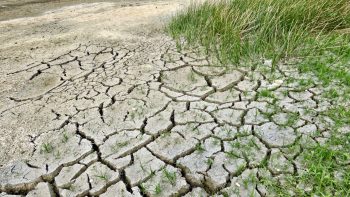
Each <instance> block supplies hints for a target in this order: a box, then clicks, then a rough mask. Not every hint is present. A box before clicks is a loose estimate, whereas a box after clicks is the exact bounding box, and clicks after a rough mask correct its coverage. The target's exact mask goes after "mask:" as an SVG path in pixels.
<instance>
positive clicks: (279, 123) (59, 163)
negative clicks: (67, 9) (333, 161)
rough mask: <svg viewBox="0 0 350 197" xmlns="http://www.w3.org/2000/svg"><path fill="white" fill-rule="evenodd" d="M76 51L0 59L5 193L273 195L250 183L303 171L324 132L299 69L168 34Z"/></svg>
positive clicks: (0, 187)
mask: <svg viewBox="0 0 350 197" xmlns="http://www.w3.org/2000/svg"><path fill="white" fill-rule="evenodd" d="M145 6H147V5H145ZM159 6H161V5H159ZM164 6H165V5H164ZM141 7H142V6H141ZM114 9H125V8H114ZM62 17H64V16H62ZM21 20H24V19H21ZM137 36H139V37H137ZM84 38H85V37H84ZM123 38H125V37H123ZM80 41H81V40H79V42H80ZM75 44H76V46H75V47H73V46H69V47H67V48H66V50H64V49H60V50H59V51H56V52H52V50H51V51H49V52H48V53H50V57H45V58H43V59H40V58H39V59H38V60H39V61H35V60H30V59H28V58H27V59H22V60H21V61H20V62H21V64H22V62H27V64H23V65H24V66H22V67H20V66H19V67H12V66H11V65H8V63H9V62H15V61H14V60H12V59H11V58H9V59H5V58H6V57H7V56H6V55H7V54H6V53H4V54H3V59H0V60H1V61H2V62H4V63H7V65H8V67H9V68H11V69H7V70H2V76H3V77H4V78H5V79H7V80H9V79H11V80H12V81H11V83H9V84H6V83H5V82H2V84H3V85H1V84H0V85H1V86H3V88H1V89H2V90H1V92H0V101H1V104H0V132H1V140H0V143H1V147H2V148H1V149H2V150H0V153H1V155H0V156H1V159H0V165H1V168H0V196H1V197H5V196H6V197H7V196H15V195H18V196H33V197H34V196H35V197H36V196H101V197H107V196H108V197H109V196H111V197H113V196H208V195H214V194H215V195H216V196H220V195H221V194H223V193H225V194H229V196H266V195H267V193H266V189H265V188H264V186H263V185H259V184H258V183H257V182H256V181H249V180H254V179H256V180H259V179H261V178H263V177H265V178H266V177H280V178H281V179H283V176H284V175H285V174H295V173H300V172H302V171H303V166H302V165H301V162H300V158H299V157H298V156H299V154H300V153H301V152H302V151H303V148H304V147H306V146H310V144H312V143H317V142H322V141H324V140H325V139H327V137H328V136H329V135H328V134H329V132H328V128H329V125H330V124H332V121H331V120H330V119H328V118H327V117H325V116H321V115H320V112H322V111H324V110H326V109H327V108H328V107H329V106H330V105H331V102H330V101H327V100H325V99H320V94H322V88H321V87H320V86H318V85H312V86H311V87H308V88H306V89H305V88H303V89H301V88H300V86H298V84H297V83H296V82H295V81H290V80H288V79H290V78H293V79H299V80H304V79H305V80H306V79H309V78H312V76H311V75H310V74H302V73H299V72H298V70H297V69H295V67H294V66H293V65H280V66H278V69H277V70H276V71H275V72H273V73H271V72H269V70H270V64H269V62H264V63H262V64H261V65H260V66H257V67H248V66H247V67H245V66H240V67H236V66H232V65H230V66H222V65H220V64H219V63H218V62H217V61H216V60H215V58H214V57H210V56H207V55H205V53H203V51H202V50H201V49H200V48H192V49H181V50H180V49H179V48H177V47H176V46H177V45H176V43H175V42H174V41H173V40H172V39H170V38H169V37H167V36H166V35H165V34H163V33H159V34H151V35H147V36H145V35H138V34H137V35H134V36H133V37H132V38H129V39H123V40H114V41H113V42H110V43H109V42H107V41H105V42H103V41H101V43H96V40H94V42H85V43H75ZM65 46H66V45H65ZM4 57H5V58H4ZM5 68H6V67H5ZM17 81H19V82H17ZM4 84H5V85H6V86H5V85H4ZM310 111H311V112H310ZM316 132H321V133H322V134H321V136H322V137H317V138H316V137H313V135H314V134H315V133H316ZM262 166H267V167H266V168H261V167H262ZM247 180H248V181H247Z"/></svg>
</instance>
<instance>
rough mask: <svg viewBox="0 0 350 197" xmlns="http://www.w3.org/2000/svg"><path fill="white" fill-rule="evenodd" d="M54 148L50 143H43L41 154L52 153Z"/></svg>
mask: <svg viewBox="0 0 350 197" xmlns="http://www.w3.org/2000/svg"><path fill="white" fill-rule="evenodd" d="M53 149H54V148H53V146H52V144H51V143H50V142H46V143H43V144H42V145H41V149H40V153H52V151H53Z"/></svg>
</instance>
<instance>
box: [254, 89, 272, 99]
mask: <svg viewBox="0 0 350 197" xmlns="http://www.w3.org/2000/svg"><path fill="white" fill-rule="evenodd" d="M258 96H259V97H260V98H261V97H265V98H275V95H274V94H273V92H272V91H271V90H261V91H260V92H259V93H258Z"/></svg>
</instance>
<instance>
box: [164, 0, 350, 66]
mask: <svg viewBox="0 0 350 197" xmlns="http://www.w3.org/2000/svg"><path fill="white" fill-rule="evenodd" d="M349 28H350V2H349V1H348V0H338V1H334V0H288V1H285V0H226V1H206V2H205V3H203V4H193V5H192V6H190V7H189V8H188V9H186V10H185V11H183V12H181V13H179V14H178V15H177V16H175V17H174V19H173V20H172V21H171V23H170V24H169V26H168V31H169V33H170V34H171V35H172V36H173V37H174V38H176V39H180V38H181V37H184V38H185V39H186V41H187V43H189V44H200V45H203V46H205V47H206V48H207V49H208V51H211V52H215V53H216V54H217V55H218V57H219V58H220V60H221V61H222V62H224V63H228V62H230V63H232V62H233V63H236V64H239V63H241V62H242V61H246V60H253V61H256V60H258V59H261V58H264V59H272V60H273V63H274V64H276V63H278V61H280V60H281V59H285V58H291V57H304V56H308V55H312V54H317V53H319V52H321V51H323V50H324V49H327V48H341V47H342V46H343V45H344V44H348V42H349V41H350V39H349Z"/></svg>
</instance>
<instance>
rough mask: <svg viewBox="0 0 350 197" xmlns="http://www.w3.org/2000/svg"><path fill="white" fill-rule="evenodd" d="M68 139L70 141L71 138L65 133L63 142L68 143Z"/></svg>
mask: <svg viewBox="0 0 350 197" xmlns="http://www.w3.org/2000/svg"><path fill="white" fill-rule="evenodd" d="M68 139H69V136H68V134H67V132H63V138H62V142H63V143H67V142H68Z"/></svg>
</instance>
